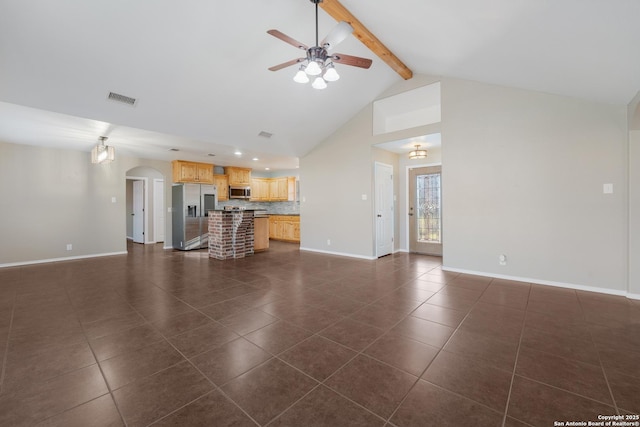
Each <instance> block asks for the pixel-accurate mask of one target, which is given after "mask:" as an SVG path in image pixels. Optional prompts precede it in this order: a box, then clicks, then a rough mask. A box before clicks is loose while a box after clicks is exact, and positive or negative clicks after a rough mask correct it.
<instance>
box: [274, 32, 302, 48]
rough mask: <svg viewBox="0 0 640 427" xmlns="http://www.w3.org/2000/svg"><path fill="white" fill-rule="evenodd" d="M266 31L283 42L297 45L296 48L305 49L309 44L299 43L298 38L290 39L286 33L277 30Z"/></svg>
mask: <svg viewBox="0 0 640 427" xmlns="http://www.w3.org/2000/svg"><path fill="white" fill-rule="evenodd" d="M267 33H269V34H271V35H272V36H273V37H275V38H278V39H280V40H282V41H283V42H286V43H289V44H290V45H291V46H294V47H297V48H298V49H302V50H307V49H309V46H307V45H306V44H304V43H300V42H299V41H298V40H295V39H292V38H291V37H289V36H288V35H286V34H283V33H281V32H280V31H278V30H269V31H267Z"/></svg>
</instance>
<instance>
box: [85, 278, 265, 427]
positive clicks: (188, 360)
mask: <svg viewBox="0 0 640 427" xmlns="http://www.w3.org/2000/svg"><path fill="white" fill-rule="evenodd" d="M150 283H151V284H152V285H153V286H154V287H156V288H158V289H161V290H162V291H163V292H165V293H166V294H167V295H169V296H172V297H173V298H176V299H177V300H179V301H181V302H182V303H183V304H185V305H187V306H189V307H190V308H192V309H193V310H195V311H197V312H198V313H200V314H202V315H203V316H205V317H206V318H208V319H209V320H211V321H212V322H213V323H216V324H219V325H221V326H224V327H225V328H226V326H225V325H223V324H222V323H220V322H218V321H217V320H214V319H213V318H211V317H209V316H207V315H206V314H205V313H203V312H201V311H200V310H198V309H197V308H196V307H194V306H192V305H191V304H189V303H187V302H186V301H184V300H182V299H180V298H178V297H176V296H175V295H173V294H172V293H170V292H168V291H167V290H165V289H163V288H161V287H160V286H158V285H156V284H155V283H154V282H153V281H150ZM127 304H128V305H129V306H130V307H131V309H132V310H134V311H135V312H136V313H137V314H138V315H139V316H141V317H142V318H143V319H144V320H145V323H146V324H148V325H149V326H150V327H151V328H152V329H153V330H154V331H156V332H158V333H159V334H160V336H161V337H162V339H163V340H164V341H165V342H166V343H168V344H169V345H170V346H171V347H172V348H173V349H174V350H175V351H176V352H178V354H180V356H182V357H183V358H184V360H181V361H179V362H177V363H174V364H173V365H171V366H167V367H165V368H164V369H161V370H159V371H157V372H154V373H153V374H150V375H147V376H145V377H143V378H148V377H150V376H152V375H156V374H158V373H160V372H163V371H166V370H167V369H170V368H172V367H174V366H176V365H178V364H180V363H183V362H185V361H186V362H188V363H189V364H190V365H191V366H192V367H193V368H194V369H195V370H196V371H198V373H199V374H200V375H202V376H203V377H204V378H205V379H206V380H207V381H208V382H209V383H210V384H211V385H212V386H213V387H214V389H213V390H211V391H209V392H207V393H205V394H203V395H202V396H198V397H197V398H196V399H194V400H192V401H191V402H188V403H186V404H185V405H182V406H181V407H179V408H176V409H175V410H173V411H171V412H169V413H168V414H166V415H164V416H162V417H160V418H158V419H156V420H153V421H152V422H151V423H150V424H149V425H153V424H155V423H157V422H159V421H160V420H162V419H164V418H167V417H169V416H170V415H172V414H174V413H176V412H178V411H179V410H181V409H183V408H185V407H187V406H188V405H190V404H191V403H193V402H195V401H197V400H199V399H201V398H203V397H204V396H206V395H208V394H210V393H212V392H214V391H219V392H220V393H221V394H222V395H223V396H224V397H225V398H226V399H227V400H229V401H230V402H231V403H232V404H233V405H235V406H236V407H237V408H238V409H240V411H242V413H244V414H245V415H246V416H247V417H249V419H250V420H251V421H253V422H254V423H256V425H258V426H259V425H260V423H258V422H257V421H256V420H254V419H253V417H251V416H250V415H249V414H248V413H247V412H246V411H245V410H244V409H243V408H241V407H240V406H239V405H238V404H237V403H236V402H235V401H234V400H233V399H231V398H230V397H229V396H228V395H227V394H226V393H225V392H224V391H223V390H222V388H221V387H219V386H218V385H217V384H215V383H214V382H213V381H211V380H210V379H209V377H208V376H206V375H205V374H204V373H203V372H202V371H201V370H200V369H199V368H198V367H197V366H196V365H195V364H194V363H193V362H192V361H191V359H190V358H188V357H187V356H186V355H185V354H184V353H182V352H181V351H180V350H179V349H178V348H177V347H176V346H175V345H174V344H173V343H172V342H171V341H170V340H169V338H168V337H167V336H166V335H165V334H163V333H162V332H161V331H160V330H159V329H158V328H157V327H156V326H154V325H153V322H150V321H149V319H147V318H146V317H145V316H144V315H143V314H142V313H141V312H139V311H138V310H137V309H136V308H135V307H134V306H133V305H132V304H131V303H130V302H129V301H127ZM182 314H186V313H181V314H177V315H176V316H180V315H182ZM170 317H175V316H170ZM201 326H205V325H200V327H201ZM134 328H135V327H134ZM193 329H197V328H193ZM193 329H190V330H193ZM184 332H189V331H184ZM234 333H235V332H234ZM177 335H180V334H176V335H173V336H177ZM238 338H243V336H242V335H240V334H238ZM238 338H235V339H234V340H236V339H238ZM234 340H232V341H234ZM158 342H160V340H159V341H158ZM92 350H93V349H92ZM206 351H209V350H206ZM206 351H204V352H202V353H205V352H206ZM202 353H199V354H202ZM114 357H116V356H114ZM194 357H195V356H194ZM96 360H97V358H96ZM105 360H108V359H105ZM263 363H264V362H263ZM98 364H99V363H98ZM101 372H102V368H101ZM103 376H104V374H103ZM140 379H142V378H138V379H137V380H135V381H133V382H136V381H139V380H140ZM105 382H107V380H106V377H105ZM133 382H131V383H129V384H132V383H133ZM123 387H124V386H123ZM121 388H122V387H121ZM111 394H112V399H113V400H114V403H115V397H114V396H113V392H112V393H111ZM116 407H117V403H116ZM118 412H120V409H119V408H118ZM121 416H122V414H121ZM122 419H123V421H124V417H122ZM125 425H126V422H125Z"/></svg>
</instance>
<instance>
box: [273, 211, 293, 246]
mask: <svg viewBox="0 0 640 427" xmlns="http://www.w3.org/2000/svg"><path fill="white" fill-rule="evenodd" d="M269 238H270V239H273V240H282V241H285V242H300V217H299V216H297V215H271V216H270V217H269Z"/></svg>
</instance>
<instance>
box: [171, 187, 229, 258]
mask: <svg viewBox="0 0 640 427" xmlns="http://www.w3.org/2000/svg"><path fill="white" fill-rule="evenodd" d="M172 200H173V203H172V205H173V208H172V215H171V222H172V224H171V225H172V234H173V248H174V249H179V250H182V251H188V250H191V249H201V248H207V247H208V246H209V225H208V220H209V218H208V212H209V211H210V210H214V209H215V208H216V206H217V203H218V197H217V193H216V187H215V185H205V184H174V185H173V187H172Z"/></svg>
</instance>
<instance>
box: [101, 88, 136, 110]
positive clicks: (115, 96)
mask: <svg viewBox="0 0 640 427" xmlns="http://www.w3.org/2000/svg"><path fill="white" fill-rule="evenodd" d="M107 99H109V100H111V101H116V102H122V103H123V104H127V105H130V106H132V107H134V106H135V105H136V99H135V98H131V97H130V96H124V95H120V94H119V93H115V92H109V96H107Z"/></svg>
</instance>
